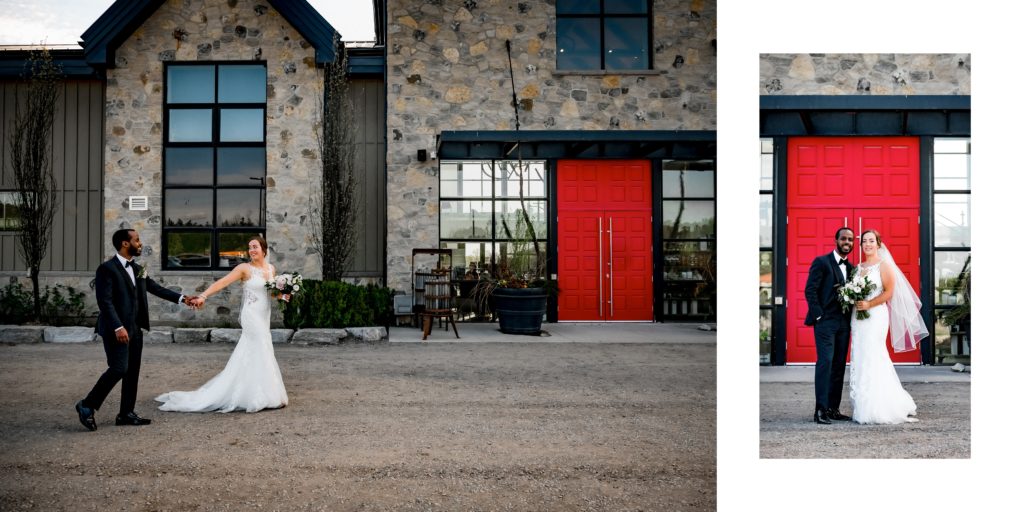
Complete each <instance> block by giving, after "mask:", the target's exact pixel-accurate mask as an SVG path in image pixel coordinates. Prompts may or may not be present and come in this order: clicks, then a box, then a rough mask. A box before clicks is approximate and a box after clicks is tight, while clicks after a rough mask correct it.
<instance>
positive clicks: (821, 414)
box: [814, 409, 832, 425]
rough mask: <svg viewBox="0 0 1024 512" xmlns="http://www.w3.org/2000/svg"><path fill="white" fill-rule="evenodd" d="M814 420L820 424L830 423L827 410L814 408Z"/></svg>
mask: <svg viewBox="0 0 1024 512" xmlns="http://www.w3.org/2000/svg"><path fill="white" fill-rule="evenodd" d="M814 422H815V423H820V424H822V425H831V424H832V420H830V419H828V411H827V410H825V409H815V410H814Z"/></svg>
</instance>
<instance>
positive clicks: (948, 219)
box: [932, 138, 971, 364]
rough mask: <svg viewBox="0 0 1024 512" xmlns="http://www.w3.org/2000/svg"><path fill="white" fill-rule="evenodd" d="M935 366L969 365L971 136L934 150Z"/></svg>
mask: <svg viewBox="0 0 1024 512" xmlns="http://www.w3.org/2000/svg"><path fill="white" fill-rule="evenodd" d="M933 158H934V165H935V172H934V176H935V177H934V181H933V185H934V190H935V194H934V199H933V201H934V202H933V204H934V205H935V209H934V215H933V219H932V229H933V230H934V231H933V232H934V233H935V242H934V243H935V246H934V250H933V253H932V258H933V260H932V261H933V263H934V266H933V268H934V272H935V277H934V279H935V290H934V294H935V295H934V301H935V319H936V321H935V361H934V363H935V364H955V363H964V364H970V363H971V302H970V291H971V140H970V139H966V138H936V139H935V147H934V151H933Z"/></svg>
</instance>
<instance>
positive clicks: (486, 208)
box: [441, 200, 493, 239]
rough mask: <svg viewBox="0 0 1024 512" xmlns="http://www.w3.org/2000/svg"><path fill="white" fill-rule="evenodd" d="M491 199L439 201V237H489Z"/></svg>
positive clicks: (490, 232)
mask: <svg viewBox="0 0 1024 512" xmlns="http://www.w3.org/2000/svg"><path fill="white" fill-rule="evenodd" d="M492 208H493V204H492V203H491V201H489V200H488V201H441V238H471V239H480V238H491V234H492V231H491V222H492Z"/></svg>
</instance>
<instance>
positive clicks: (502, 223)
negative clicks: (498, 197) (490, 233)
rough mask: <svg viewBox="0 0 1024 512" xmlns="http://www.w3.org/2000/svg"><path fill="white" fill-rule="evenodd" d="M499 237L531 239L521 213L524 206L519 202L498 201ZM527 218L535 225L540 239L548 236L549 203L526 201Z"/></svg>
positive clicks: (496, 204)
mask: <svg viewBox="0 0 1024 512" xmlns="http://www.w3.org/2000/svg"><path fill="white" fill-rule="evenodd" d="M495 206H497V212H498V215H497V218H496V221H497V223H498V237H500V238H517V239H529V238H530V235H529V228H528V226H527V224H526V220H525V218H524V217H523V215H522V214H521V213H520V212H522V211H523V206H522V204H521V203H520V202H519V201H497V202H496V203H495ZM526 209H527V211H526V216H527V217H526V218H528V219H529V221H530V223H531V224H532V225H533V231H534V233H535V234H536V235H537V237H538V238H546V237H547V236H548V229H547V226H548V223H547V201H526Z"/></svg>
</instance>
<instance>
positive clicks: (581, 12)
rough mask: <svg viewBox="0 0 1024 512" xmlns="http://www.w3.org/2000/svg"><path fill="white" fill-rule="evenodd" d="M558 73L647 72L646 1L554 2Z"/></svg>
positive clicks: (648, 15) (648, 33) (648, 21)
mask: <svg viewBox="0 0 1024 512" xmlns="http://www.w3.org/2000/svg"><path fill="white" fill-rule="evenodd" d="M555 13H556V16H557V21H556V28H555V31H556V34H557V37H556V45H557V47H558V50H557V51H558V57H557V62H556V66H557V67H558V69H560V70H595V69H608V70H644V69H651V7H650V2H649V0H557V2H556V3H555Z"/></svg>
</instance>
